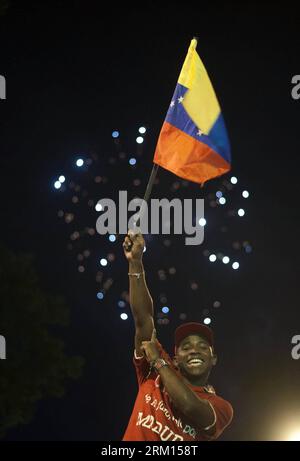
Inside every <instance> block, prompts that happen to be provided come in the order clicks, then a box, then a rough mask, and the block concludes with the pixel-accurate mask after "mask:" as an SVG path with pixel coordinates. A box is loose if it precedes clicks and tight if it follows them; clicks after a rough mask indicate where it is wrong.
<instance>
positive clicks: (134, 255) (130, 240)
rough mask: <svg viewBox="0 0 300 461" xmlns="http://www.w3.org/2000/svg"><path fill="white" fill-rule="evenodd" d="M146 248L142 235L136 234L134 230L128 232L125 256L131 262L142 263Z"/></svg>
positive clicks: (125, 241) (124, 243)
mask: <svg viewBox="0 0 300 461" xmlns="http://www.w3.org/2000/svg"><path fill="white" fill-rule="evenodd" d="M144 247H145V240H144V238H143V236H142V234H141V233H134V232H133V231H132V230H129V231H128V234H127V235H126V237H125V239H124V242H123V249H124V254H125V256H126V258H127V260H128V261H129V262H131V261H141V260H142V257H143V251H144Z"/></svg>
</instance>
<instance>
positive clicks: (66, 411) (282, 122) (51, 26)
mask: <svg viewBox="0 0 300 461" xmlns="http://www.w3.org/2000/svg"><path fill="white" fill-rule="evenodd" d="M103 8H104V6H103ZM299 19H300V17H299V14H298V12H297V11H296V10H295V9H293V7H292V6H290V5H289V4H287V3H284V4H282V5H280V4H278V5H274V4H273V5H272V4H265V5H258V4H257V5H256V4H250V3H248V4H237V5H236V4H232V3H227V4H224V5H223V6H210V7H208V6H207V5H206V3H205V2H203V3H202V2H198V3H197V6H194V5H192V4H191V5H189V6H188V5H183V4H182V5H178V6H175V5H171V4H170V5H166V6H165V7H162V6H156V5H155V4H154V3H151V2H144V3H143V7H141V6H140V7H138V6H130V5H129V6H126V7H124V6H123V7H119V6H115V7H114V8H113V7H111V8H110V9H109V12H104V10H103V11H102V8H101V7H99V5H98V6H96V5H95V4H93V3H84V2H74V3H72V5H71V6H70V5H67V4H65V3H64V2H51V3H43V4H40V3H38V2H26V3H21V4H17V3H15V2H11V3H10V4H9V5H8V9H7V11H6V13H5V14H3V15H2V16H1V17H0V43H1V54H0V56H1V59H0V74H1V75H4V76H5V78H6V81H7V99H6V100H5V101H0V116H1V119H0V120H1V127H0V149H1V150H0V156H1V163H0V168H1V203H2V207H1V240H2V243H3V244H4V245H5V246H6V247H8V248H10V249H11V250H13V251H14V252H16V253H19V252H20V251H22V252H23V251H25V252H29V253H33V254H34V255H35V267H36V269H37V272H38V274H39V281H40V282H39V283H40V284H41V286H42V287H43V289H45V290H47V291H48V292H51V293H53V294H62V295H63V296H64V297H65V299H66V302H67V304H68V306H69V308H70V325H69V326H68V327H67V328H66V330H65V331H64V332H63V333H62V332H59V333H58V334H59V335H61V337H62V338H63V339H64V341H65V345H66V351H67V352H68V353H70V354H76V355H80V356H83V357H84V358H85V360H86V363H85V366H84V369H83V372H82V376H81V377H80V378H79V379H78V380H77V381H75V382H69V383H67V384H66V392H65V395H64V397H63V398H61V399H54V398H48V399H47V398H46V399H42V400H41V401H40V402H39V403H38V405H37V408H36V412H35V415H34V417H33V419H32V421H31V423H30V424H26V425H20V426H18V427H17V428H14V429H11V430H9V431H8V432H7V434H6V439H7V440H118V439H120V438H121V437H122V434H123V432H124V429H125V427H126V424H127V421H128V418H129V416H130V411H131V408H132V405H133V402H134V397H135V393H136V384H135V376H134V370H133V367H132V364H131V355H132V351H133V333H134V330H133V323H132V320H131V318H129V319H128V321H126V322H122V321H121V320H120V317H119V311H118V309H117V307H116V300H117V299H118V297H119V294H120V293H121V292H122V291H123V290H126V289H127V288H128V285H127V267H126V261H125V260H124V258H123V256H122V251H121V240H120V239H119V240H118V241H117V243H116V244H115V247H114V251H115V254H116V261H115V263H114V272H113V275H112V276H113V278H114V285H113V286H112V288H111V289H110V290H109V293H108V294H107V296H106V297H105V299H104V300H103V302H102V304H99V302H98V300H97V299H96V296H95V294H96V291H97V290H96V289H95V286H94V279H95V273H94V272H96V269H95V267H94V266H95V265H94V266H93V265H92V267H91V273H92V274H93V276H91V277H93V280H92V279H91V278H89V277H88V276H86V275H85V276H84V277H81V276H80V275H79V274H78V272H77V267H76V262H74V260H73V259H72V258H71V257H70V255H69V253H68V252H67V250H66V235H65V234H66V232H65V229H64V228H63V226H62V225H61V224H60V223H59V221H58V219H57V210H58V209H60V208H64V202H63V200H64V199H61V198H59V199H58V198H57V197H58V196H57V192H56V191H55V190H54V189H53V182H54V180H55V179H56V177H57V176H58V175H59V174H60V173H63V174H66V176H67V175H68V176H69V177H70V176H72V175H73V176H74V175H76V174H77V172H75V170H74V168H73V167H72V166H71V161H73V159H74V158H75V157H74V155H75V154H76V155H77V153H79V152H83V153H86V155H87V156H88V155H89V154H90V152H96V153H97V155H98V160H97V161H98V162H99V163H98V165H99V168H100V169H101V162H103V169H104V163H105V161H106V160H107V158H108V157H109V156H110V155H113V153H114V152H115V150H114V149H115V146H114V145H113V143H112V138H111V132H112V130H113V129H119V130H120V132H122V133H124V135H123V143H124V146H125V147H124V150H126V151H128V152H130V151H132V150H133V149H135V148H136V147H135V143H134V139H135V136H136V130H137V127H138V126H140V125H143V124H144V125H145V126H147V127H148V133H147V142H146V143H145V146H144V148H143V149H144V150H143V152H142V157H141V165H142V166H143V168H142V169H140V170H137V177H139V178H140V179H141V181H142V183H141V189H140V194H142V193H143V190H144V188H145V186H146V184H147V179H148V176H149V174H150V171H151V167H152V157H153V151H154V148H155V143H156V140H157V136H158V134H159V130H160V127H161V124H162V122H163V119H164V116H165V113H166V110H167V107H168V104H169V102H170V98H171V96H172V93H173V90H174V88H175V84H176V81H177V78H178V75H179V72H180V68H181V66H182V63H183V59H184V57H185V54H186V51H187V48H188V45H189V43H190V40H191V38H192V37H193V36H194V35H197V36H198V37H199V42H198V48H197V49H198V52H199V54H200V56H201V57H202V59H203V61H204V63H205V65H206V68H207V70H208V73H209V75H210V77H211V79H212V81H213V84H214V88H215V90H216V93H217V95H218V98H219V100H220V103H221V106H222V111H223V114H224V117H225V120H226V124H227V127H228V132H229V136H230V140H231V144H232V156H233V170H232V172H233V173H234V174H235V175H236V176H237V177H238V178H239V181H241V182H242V183H243V184H244V185H245V188H246V189H248V190H249V191H250V194H251V195H250V198H249V202H248V203H247V207H248V208H247V213H246V216H245V219H244V221H243V228H241V229H240V228H238V229H233V230H232V232H233V233H234V232H236V233H237V234H243V235H244V236H245V238H247V239H249V240H251V243H252V244H253V253H252V254H251V255H250V256H249V258H247V259H246V260H245V264H241V267H240V269H239V270H238V271H228V270H227V268H226V270H225V267H221V266H218V267H217V266H214V267H213V268H212V266H211V265H210V264H209V263H208V262H207V259H206V260H205V259H204V258H203V256H202V249H200V250H199V249H196V250H195V248H192V247H184V246H183V243H182V240H180V239H178V240H177V239H175V240H174V244H173V245H172V247H171V248H170V250H169V251H168V253H166V254H165V253H164V250H163V239H162V237H161V236H156V237H154V238H152V240H151V243H150V244H149V247H147V252H146V254H145V266H146V270H147V272H148V280H149V287H150V290H151V292H153V295H154V300H155V302H156V301H157V297H158V294H159V292H160V291H161V290H159V289H158V287H157V285H158V281H157V270H158V269H160V268H161V267H163V266H164V267H166V268H167V267H168V261H169V262H170V264H169V265H170V266H171V265H172V264H173V265H176V267H177V268H178V271H177V279H176V280H174V282H172V280H171V282H170V284H169V285H168V287H167V288H166V289H163V290H162V291H167V292H168V293H169V299H170V302H171V303H172V302H173V303H174V305H176V306H180V307H176V308H175V307H174V310H173V312H172V311H171V312H170V315H169V318H170V323H169V324H168V325H166V326H161V327H159V328H158V335H159V337H160V339H161V341H162V342H163V344H164V345H165V346H166V348H167V349H168V350H169V351H170V352H171V351H172V333H173V330H174V328H175V326H176V325H177V324H178V314H179V312H186V314H187V319H188V320H201V319H202V317H201V315H202V314H201V313H199V312H200V310H201V312H202V307H207V306H206V304H207V303H209V302H212V301H213V300H215V298H216V296H218V297H217V298H216V299H219V298H220V299H221V301H222V307H221V308H220V309H219V310H218V311H217V312H216V313H214V314H213V315H212V316H213V324H212V327H213V328H214V330H215V333H216V337H217V348H218V355H219V364H218V366H217V368H216V370H215V371H214V372H213V375H212V379H211V382H212V384H214V385H215V387H216V389H217V391H218V392H219V393H220V394H221V395H222V396H224V397H225V398H227V399H228V400H230V401H231V402H232V405H233V407H234V410H235V417H234V420H233V422H232V425H231V426H230V428H228V429H227V430H226V431H225V433H224V435H223V436H222V439H223V440H266V439H268V440H269V439H276V438H284V437H285V435H286V431H288V429H289V423H290V422H291V421H298V422H299V425H300V406H299V402H300V400H299V379H300V361H297V360H293V359H292V357H291V349H292V345H291V338H292V337H293V336H294V335H296V334H300V313H299V307H300V306H299V270H298V264H299V256H300V254H299V230H298V225H299V216H300V214H299V197H300V194H299V192H300V191H299V179H298V168H299V160H298V157H299V148H300V141H299V136H298V132H299V116H300V101H297V100H293V99H292V97H291V89H292V84H291V79H292V77H293V76H294V75H296V74H300V67H299V66H300V63H299V52H300V44H299V40H300V39H299ZM70 159H71V160H70ZM72 168H73V170H74V171H73V170H72ZM106 171H107V176H108V177H109V178H110V177H111V180H110V181H109V182H108V184H107V186H106V188H105V189H104V191H105V193H106V194H110V193H111V194H114V193H115V191H117V190H119V189H122V187H124V184H126V181H127V179H128V177H129V175H130V173H129V169H128V165H127V164H123V166H122V165H118V164H117V165H115V166H112V165H111V166H110V167H109V168H108V167H107V169H106ZM109 175H111V176H109ZM170 176H171V175H170V174H169V173H167V172H163V171H160V172H159V178H160V183H159V186H157V189H156V194H157V196H161V197H162V196H165V195H167V194H168V193H170V189H169V188H168V189H167V187H166V186H164V184H169V182H170ZM228 177H230V175H228ZM164 178H165V182H164ZM173 180H174V178H173ZM87 182H88V179H87ZM215 184H218V183H217V180H215V181H212V182H211V184H209V185H207V186H205V187H207V188H208V190H210V189H211V190H216V186H215ZM168 187H169V186H168ZM102 193H104V192H103V191H101V193H100V192H99V194H102ZM196 193H197V194H198V195H199V194H200V195H201V194H205V191H204V192H203V191H200V192H199V188H198V189H197V186H196V185H191V186H190V194H189V195H188V194H187V196H191V194H196ZM106 196H107V195H106ZM99 198H100V197H99ZM86 213H87V214H88V213H89V212H88V211H86ZM80 216H81V218H80V219H81V220H82V222H83V221H84V220H85V219H88V217H87V215H85V214H84V213H83V214H81V215H80ZM89 217H90V216H89ZM95 219H96V216H92V222H95ZM82 226H84V224H83V225H82ZM237 226H240V224H237ZM206 232H207V233H208V236H207V238H209V228H208V229H207V231H206ZM234 238H235V237H234V235H232V240H233V239H234ZM214 239H215V240H214V241H213V244H214V245H216V244H217V243H218V240H217V236H214ZM94 240H95V242H94V243H93V244H91V248H93V249H94V251H98V253H99V255H100V253H101V251H102V248H106V247H105V245H106V244H104V243H103V239H102V238H100V237H95V239H94ZM95 249H96V250H95ZM105 251H106V250H105ZM197 252H198V253H197ZM93 255H94V257H95V258H96V254H95V253H93ZM97 258H98V255H97ZM215 267H217V268H215ZM93 270H94V272H93ZM108 270H110V269H108ZM191 279H195V280H198V282H199V284H200V286H201V290H200V294H199V297H200V298H197V296H196V297H193V296H192V295H191V293H190V289H189V287H188V282H189V281H190V280H191ZM175 294H176V296H175ZM172 295H173V298H172ZM174 298H176V300H175V299H174ZM199 299H200V301H199ZM175 301H176V302H175ZM199 303H200V304H199ZM157 304H159V303H158V302H157ZM200 305H201V306H200ZM127 312H128V313H129V310H128V309H127ZM0 334H4V332H2V331H1V319H0ZM8 347H9V345H8ZM7 360H9V349H8V357H7ZM2 363H3V361H1V366H2ZM4 372H5V371H3V370H2V371H1V373H4Z"/></svg>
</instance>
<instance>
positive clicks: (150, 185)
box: [134, 163, 159, 231]
mask: <svg viewBox="0 0 300 461" xmlns="http://www.w3.org/2000/svg"><path fill="white" fill-rule="evenodd" d="M158 168H159V165H157V164H156V163H154V164H153V167H152V171H151V174H150V177H149V180H148V184H147V187H146V191H145V194H144V198H143V201H142V206H141V209H140V212H139V215H138V219H137V220H136V221H135V223H134V227H135V228H138V227H139V226H140V224H141V218H142V216H143V215H144V213H145V211H146V209H147V205H148V200H149V198H150V196H151V192H152V188H153V184H154V181H155V178H156V175H157V172H158ZM136 230H137V231H139V230H138V229H136Z"/></svg>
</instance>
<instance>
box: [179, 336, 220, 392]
mask: <svg viewBox="0 0 300 461" xmlns="http://www.w3.org/2000/svg"><path fill="white" fill-rule="evenodd" d="M216 362H217V357H216V356H215V355H214V352H213V349H212V347H211V346H210V345H209V343H208V342H207V341H206V339H205V338H203V337H202V336H200V335H189V336H186V337H185V338H184V339H183V340H182V341H181V343H180V344H179V346H178V348H177V349H176V356H175V358H174V363H175V365H176V366H177V367H178V368H179V370H180V372H181V374H182V375H183V376H185V377H186V378H187V379H188V380H189V381H190V382H191V383H192V384H193V382H194V383H197V381H198V380H199V381H202V380H203V384H205V382H206V380H207V378H208V376H209V373H210V371H211V369H212V367H213V366H214V365H215V364H216ZM204 381H205V382H204ZM196 385H197V384H196ZM198 385H201V384H198Z"/></svg>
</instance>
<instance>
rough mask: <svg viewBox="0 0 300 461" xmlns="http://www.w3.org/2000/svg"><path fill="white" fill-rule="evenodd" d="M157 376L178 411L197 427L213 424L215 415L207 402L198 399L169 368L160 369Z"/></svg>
mask: <svg viewBox="0 0 300 461" xmlns="http://www.w3.org/2000/svg"><path fill="white" fill-rule="evenodd" d="M159 374H160V376H161V379H162V382H163V384H164V386H165V389H166V391H167V393H168V394H169V396H170V398H171V399H172V401H173V402H174V405H175V406H176V408H177V409H178V410H179V411H181V412H182V413H183V414H184V415H185V416H186V417H187V418H189V419H191V420H192V421H193V422H194V423H195V424H197V426H198V427H202V428H206V427H208V426H210V425H211V424H213V422H214V416H215V415H214V413H213V410H212V408H211V406H210V404H209V403H208V401H207V400H204V399H200V398H199V397H198V396H197V395H196V394H195V393H194V392H193V391H192V390H191V389H190V388H189V387H188V386H187V385H186V384H185V383H184V382H183V380H182V379H180V378H179V377H178V376H177V374H176V373H175V371H174V370H172V368H170V367H169V366H164V367H161V368H160V369H159Z"/></svg>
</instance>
